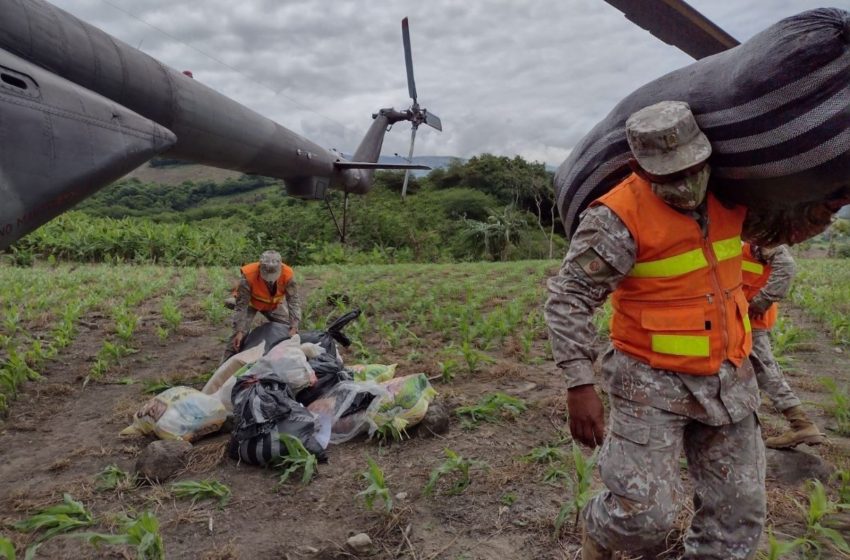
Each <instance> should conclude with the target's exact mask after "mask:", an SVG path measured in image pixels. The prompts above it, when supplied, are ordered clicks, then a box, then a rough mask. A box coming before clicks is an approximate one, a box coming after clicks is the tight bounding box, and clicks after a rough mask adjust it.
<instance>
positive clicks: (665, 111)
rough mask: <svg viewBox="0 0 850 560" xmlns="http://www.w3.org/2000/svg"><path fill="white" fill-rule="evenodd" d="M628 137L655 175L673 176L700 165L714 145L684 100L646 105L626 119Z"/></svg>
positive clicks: (632, 146)
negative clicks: (700, 127)
mask: <svg viewBox="0 0 850 560" xmlns="http://www.w3.org/2000/svg"><path fill="white" fill-rule="evenodd" d="M626 139H627V140H628V142H629V147H630V148H631V150H632V153H633V154H634V157H635V159H636V160H637V162H638V163H639V164H640V166H641V167H642V168H643V169H644V170H646V171H647V172H648V173H651V174H652V175H670V174H672V173H678V172H679V171H682V170H685V169H687V168H689V167H693V166H694V165H697V164H700V163H702V162H704V161H705V160H707V159H708V157H709V156H710V155H711V144H710V143H709V142H708V138H706V136H705V134H703V133H702V131H701V130H700V129H699V126H698V125H697V121H696V119H694V115H693V113H691V108H690V107H689V106H688V104H687V103H685V102H683V101H662V102H660V103H656V104H655V105H650V106H649V107H644V108H643V109H641V110H640V111H638V112H636V113H634V114H633V115H632V116H630V117H629V118H628V120H626Z"/></svg>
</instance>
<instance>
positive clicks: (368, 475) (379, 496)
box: [357, 457, 393, 513]
mask: <svg viewBox="0 0 850 560" xmlns="http://www.w3.org/2000/svg"><path fill="white" fill-rule="evenodd" d="M366 461H367V462H368V463H369V468H368V469H367V470H366V471H364V472H362V473H360V476H361V477H363V479H364V480H365V481H366V482H368V483H369V486H367V487H366V489H365V490H363V491H362V492H359V493H358V494H357V495H358V496H363V501H365V502H366V508H367V509H368V510H369V511H372V510H373V509H374V507H375V501H376V500H381V502H382V503H383V505H384V510H386V512H387V513H390V512H391V511H392V509H393V499H392V496H391V494H390V491H389V489H388V488H387V485H386V482H385V481H384V471H382V470H381V467H379V466H378V463H376V462H375V460H374V459H372V458H371V457H366Z"/></svg>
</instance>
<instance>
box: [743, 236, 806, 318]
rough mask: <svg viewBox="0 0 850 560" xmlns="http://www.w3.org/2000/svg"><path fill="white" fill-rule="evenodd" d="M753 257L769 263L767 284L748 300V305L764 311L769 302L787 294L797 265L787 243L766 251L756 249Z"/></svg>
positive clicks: (780, 298) (783, 297)
mask: <svg viewBox="0 0 850 560" xmlns="http://www.w3.org/2000/svg"><path fill="white" fill-rule="evenodd" d="M755 257H756V258H757V259H758V260H760V261H761V262H763V263H764V264H767V265H770V269H771V270H770V276H769V277H768V279H767V284H765V285H764V287H763V288H762V289H761V290H759V292H758V293H757V294H756V295H755V296H753V299H752V300H751V301H750V307H752V308H753V309H754V310H756V311H758V312H764V311H765V310H766V309H767V308H768V307H770V306H771V304H773V303H776V302H777V301H780V300H783V299H785V296H787V295H788V292H789V291H790V290H791V282H792V281H793V280H794V274H795V272H796V270H797V267H796V264H795V263H794V257H792V256H791V251H790V250H789V249H788V246H787V245H780V246H779V247H776V248H775V249H772V250H767V251H765V250H758V249H756V251H755Z"/></svg>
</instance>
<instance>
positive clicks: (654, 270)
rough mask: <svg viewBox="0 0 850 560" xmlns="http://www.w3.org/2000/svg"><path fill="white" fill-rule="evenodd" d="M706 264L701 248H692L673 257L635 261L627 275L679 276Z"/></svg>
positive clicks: (646, 276) (644, 276)
mask: <svg viewBox="0 0 850 560" xmlns="http://www.w3.org/2000/svg"><path fill="white" fill-rule="evenodd" d="M707 266H708V261H706V260H705V255H703V253H702V249H694V250H693V251H688V252H687V253H682V254H681V255H676V256H675V257H667V258H666V259H659V260H657V261H646V262H639V263H635V266H634V268H632V271H631V272H629V276H633V277H635V278H662V277H664V276H679V275H680V274H687V273H688V272H693V271H694V270H699V269H700V268H705V267H707Z"/></svg>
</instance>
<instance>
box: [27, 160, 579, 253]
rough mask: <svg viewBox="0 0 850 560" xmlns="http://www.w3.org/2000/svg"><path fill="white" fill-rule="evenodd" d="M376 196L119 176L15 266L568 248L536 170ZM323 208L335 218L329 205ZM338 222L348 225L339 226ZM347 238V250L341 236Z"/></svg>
mask: <svg viewBox="0 0 850 560" xmlns="http://www.w3.org/2000/svg"><path fill="white" fill-rule="evenodd" d="M403 179H404V174H403V172H397V171H381V172H377V173H376V174H375V185H374V188H373V190H372V191H371V192H370V193H369V194H367V195H365V196H352V197H350V199H349V204H348V208H347V211H345V208H344V201H343V195H342V194H341V193H338V192H332V193H330V194H329V197H328V200H327V201H325V202H320V201H302V200H298V199H295V198H292V197H289V196H286V194H285V190H284V188H283V185H282V183H281V182H280V181H277V180H274V179H269V178H265V177H257V176H248V175H243V176H242V177H239V178H236V179H228V180H225V181H221V182H213V181H199V182H189V181H187V182H184V183H183V184H181V185H178V186H166V185H160V184H156V183H142V182H141V181H139V180H138V179H132V178H131V179H123V180H120V181H118V182H116V183H114V184H113V185H111V186H109V187H107V188H105V189H103V190H102V191H101V192H99V193H97V194H96V195H94V196H92V197H91V198H89V199H87V200H86V201H84V202H83V203H82V204H80V205H79V206H78V207H77V210H76V211H75V212H71V213H68V214H66V215H65V216H60V217H59V218H57V219H56V220H54V221H52V222H50V223H49V224H46V225H45V226H43V227H42V228H40V229H39V230H36V231H35V232H33V233H31V234H30V235H28V236H26V237H25V238H23V239H22V240H20V241H18V243H16V245H15V246H13V248H12V249H11V253H12V255H13V256H14V258H15V260H16V261H18V262H21V263H26V262H27V261H29V260H32V258H33V257H38V256H41V257H45V258H54V259H67V260H75V261H85V262H101V261H108V262H159V263H163V264H178V265H180V264H185V265H200V264H222V265H234V264H240V263H241V262H246V261H249V260H253V259H255V258H256V255H257V254H259V252H260V251H262V250H263V249H265V248H268V247H274V248H276V249H277V250H279V251H280V252H281V253H282V254H283V256H284V258H285V259H286V260H287V261H288V262H290V263H292V264H331V263H342V262H363V263H366V262H370V263H375V262H388V263H391V262H453V261H471V260H502V261H505V260H519V259H529V258H553V257H560V256H561V255H562V254H563V250H564V247H565V241H564V238H563V230H562V229H561V224H560V221H559V220H558V218H557V212H556V210H555V205H554V193H553V190H552V175H551V173H549V172H548V171H547V170H546V168H545V166H544V165H543V164H542V163H534V162H528V161H526V160H524V159H523V158H521V157H514V158H508V157H504V156H494V155H491V154H483V155H480V156H476V157H473V158H471V159H469V160H468V161H465V162H463V161H455V162H454V163H453V164H452V165H450V166H449V167H447V168H445V169H436V170H434V171H432V172H431V173H429V174H428V175H427V176H425V177H421V178H416V177H411V178H410V182H409V185H408V196H407V198H406V199H405V200H402V199H401V196H400V192H401V185H402V182H403ZM328 207H329V208H330V211H329V210H328ZM343 217H344V218H345V220H344V222H343ZM342 231H344V232H345V243H344V244H343V243H341V242H340V241H341V233H342Z"/></svg>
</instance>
